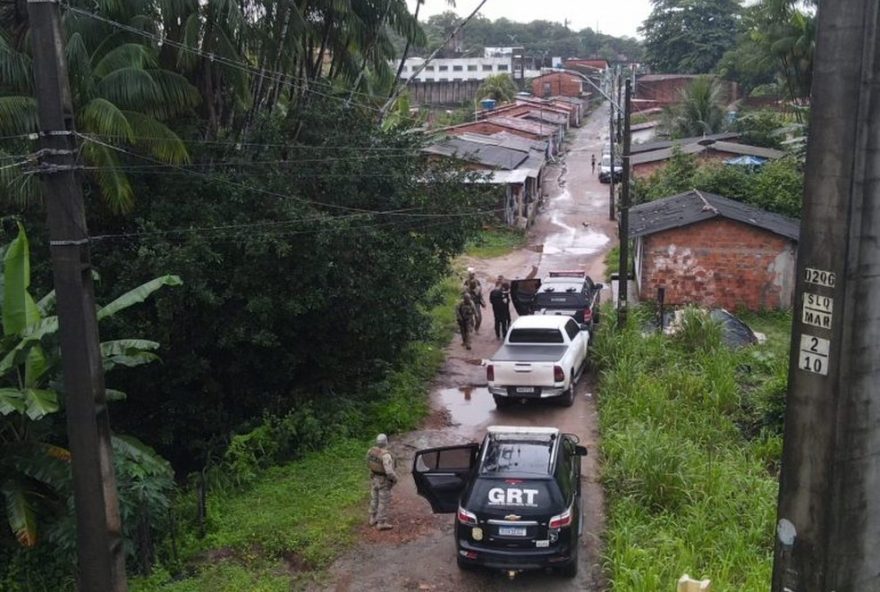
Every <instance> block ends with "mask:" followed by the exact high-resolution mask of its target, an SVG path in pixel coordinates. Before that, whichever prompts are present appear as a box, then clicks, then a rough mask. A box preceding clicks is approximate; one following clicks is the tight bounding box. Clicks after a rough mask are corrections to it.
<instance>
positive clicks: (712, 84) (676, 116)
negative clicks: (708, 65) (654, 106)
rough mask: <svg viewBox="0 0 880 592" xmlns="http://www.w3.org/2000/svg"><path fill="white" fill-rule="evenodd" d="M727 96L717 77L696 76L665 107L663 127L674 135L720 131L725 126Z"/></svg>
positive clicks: (693, 135) (695, 134)
mask: <svg viewBox="0 0 880 592" xmlns="http://www.w3.org/2000/svg"><path fill="white" fill-rule="evenodd" d="M724 99H725V97H724V96H723V94H722V90H721V86H720V84H719V83H718V81H717V80H716V79H714V78H710V77H708V76H702V77H700V78H697V79H695V80H694V81H693V82H691V84H690V85H689V86H688V87H687V88H686V89H684V90H682V92H681V94H680V96H679V101H678V102H677V103H676V104H674V105H672V106H670V107H667V108H666V109H665V110H664V112H663V117H662V118H661V121H660V128H661V130H662V132H663V133H664V135H665V136H667V137H669V138H672V139H676V138H693V137H695V136H705V135H710V134H715V133H718V132H720V131H722V129H723V127H724V113H725V111H726V109H725V105H724Z"/></svg>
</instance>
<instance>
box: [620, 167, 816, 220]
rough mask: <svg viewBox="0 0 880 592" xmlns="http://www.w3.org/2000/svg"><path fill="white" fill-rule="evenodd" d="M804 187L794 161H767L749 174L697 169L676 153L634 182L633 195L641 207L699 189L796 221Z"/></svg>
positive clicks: (737, 169)
mask: <svg viewBox="0 0 880 592" xmlns="http://www.w3.org/2000/svg"><path fill="white" fill-rule="evenodd" d="M803 187H804V175H803V171H802V169H801V164H800V162H799V161H798V160H797V159H796V158H793V157H785V158H781V159H779V160H775V161H770V162H767V163H765V164H763V165H762V166H761V167H760V168H758V169H757V170H752V169H750V168H749V167H736V166H730V165H725V164H722V163H708V164H704V165H702V166H700V165H698V162H697V159H696V157H694V156H693V155H690V154H682V153H681V152H679V153H677V154H675V155H673V157H672V158H671V159H670V160H669V163H668V164H667V165H666V166H665V167H663V168H661V169H659V170H657V171H656V172H655V173H654V174H653V175H651V176H650V177H648V178H647V179H638V180H636V183H635V186H634V189H633V192H634V195H635V201H636V203H643V202H646V201H652V200H655V199H660V198H663V197H669V196H670V195H676V194H678V193H683V192H685V191H690V190H691V189H699V190H702V191H706V192H708V193H715V194H717V195H721V196H724V197H728V198H730V199H736V200H739V201H743V202H746V203H749V204H752V205H754V206H757V207H759V208H763V209H765V210H768V211H770V212H776V213H778V214H783V215H786V216H791V217H793V218H799V217H800V215H801V208H802V199H803V190H804V189H803Z"/></svg>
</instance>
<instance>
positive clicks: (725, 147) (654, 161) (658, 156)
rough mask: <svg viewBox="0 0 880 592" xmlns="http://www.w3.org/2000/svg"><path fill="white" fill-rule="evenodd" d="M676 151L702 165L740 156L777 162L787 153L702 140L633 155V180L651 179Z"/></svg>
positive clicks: (732, 143)
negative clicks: (695, 158) (693, 157)
mask: <svg viewBox="0 0 880 592" xmlns="http://www.w3.org/2000/svg"><path fill="white" fill-rule="evenodd" d="M676 150H678V151H680V152H681V153H682V154H693V155H695V156H696V157H697V160H698V161H700V162H701V163H704V162H712V161H718V162H724V161H726V160H730V159H732V158H737V157H739V156H755V157H758V158H760V159H762V160H765V161H766V160H776V159H778V158H782V157H783V156H785V152H782V151H781V150H774V149H773V148H763V147H761V146H749V145H748V144H738V143H735V142H726V141H723V140H713V139H710V138H702V139H700V140H697V141H695V142H691V143H689V144H674V145H673V146H672V147H671V148H664V149H662V150H652V151H649V152H640V153H637V154H633V155H632V156H631V157H630V161H629V162H630V166H632V176H633V178H635V179H644V178H647V177H650V176H651V175H652V174H654V173H655V172H656V171H657V170H658V169H661V168H663V167H664V166H666V164H667V163H668V162H669V159H670V158H672V157H673V155H675V152H676Z"/></svg>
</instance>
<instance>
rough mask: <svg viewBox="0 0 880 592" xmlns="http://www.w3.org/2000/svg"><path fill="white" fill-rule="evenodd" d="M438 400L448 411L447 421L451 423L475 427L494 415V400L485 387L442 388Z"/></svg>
mask: <svg viewBox="0 0 880 592" xmlns="http://www.w3.org/2000/svg"><path fill="white" fill-rule="evenodd" d="M438 402H439V403H440V404H441V405H443V406H444V407H446V409H447V410H448V411H449V422H450V423H451V424H453V425H456V424H457V425H460V426H464V427H477V426H479V425H482V424H484V423H486V422H487V421H489V420H490V419H492V418H493V417H494V416H495V401H494V399H492V395H491V394H489V389H487V388H486V387H474V386H461V387H458V388H447V389H442V390H441V391H439V393H438Z"/></svg>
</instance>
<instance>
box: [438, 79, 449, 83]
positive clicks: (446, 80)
mask: <svg viewBox="0 0 880 592" xmlns="http://www.w3.org/2000/svg"><path fill="white" fill-rule="evenodd" d="M437 80H439V81H440V82H449V79H448V78H438V79H437Z"/></svg>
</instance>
